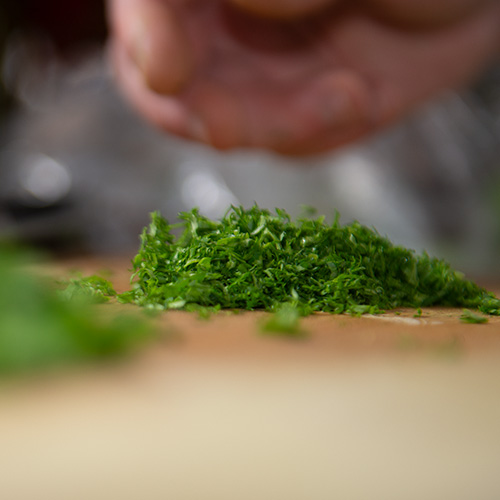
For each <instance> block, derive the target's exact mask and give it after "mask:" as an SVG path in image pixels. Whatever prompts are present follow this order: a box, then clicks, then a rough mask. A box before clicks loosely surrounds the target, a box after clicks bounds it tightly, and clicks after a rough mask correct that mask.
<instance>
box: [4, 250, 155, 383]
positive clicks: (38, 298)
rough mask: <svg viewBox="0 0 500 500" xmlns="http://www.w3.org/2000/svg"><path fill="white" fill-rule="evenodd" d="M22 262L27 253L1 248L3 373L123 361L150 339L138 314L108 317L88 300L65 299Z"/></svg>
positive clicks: (147, 326) (146, 328) (147, 330)
mask: <svg viewBox="0 0 500 500" xmlns="http://www.w3.org/2000/svg"><path fill="white" fill-rule="evenodd" d="M22 264H24V254H23V252H22V251H19V250H17V251H16V252H15V253H14V252H12V251H7V250H1V249H0V310H1V314H0V375H6V374H14V373H33V372H37V371H39V370H42V369H48V368H52V367H55V366H60V365H64V364H72V363H75V362H82V361H90V360H99V359H110V358H114V357H119V356H122V355H124V354H126V353H128V352H130V351H132V350H134V349H135V348H136V347H139V345H140V344H142V343H143V342H144V341H145V339H147V338H149V337H150V334H151V328H150V326H149V325H148V324H147V323H145V322H144V321H143V320H142V319H140V318H138V317H137V316H136V315H133V316H132V315H127V316H125V315H120V316H118V317H117V318H115V319H106V318H105V317H102V316H101V315H99V313H98V311H97V309H96V306H93V305H91V304H90V303H88V302H86V301H85V300H76V301H68V300H65V299H62V298H61V297H60V296H59V295H58V293H57V292H56V291H55V290H53V287H52V284H51V283H49V282H48V281H45V280H43V279H42V278H40V277H36V276H34V275H33V274H30V273H28V272H26V271H23V270H22ZM101 312H102V311H101Z"/></svg>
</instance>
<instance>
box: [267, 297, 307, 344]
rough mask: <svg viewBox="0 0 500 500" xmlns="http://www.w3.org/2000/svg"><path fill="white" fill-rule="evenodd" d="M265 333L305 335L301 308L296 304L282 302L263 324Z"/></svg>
mask: <svg viewBox="0 0 500 500" xmlns="http://www.w3.org/2000/svg"><path fill="white" fill-rule="evenodd" d="M262 331H263V332H264V333H270V334H278V335H286V336H293V337H302V336H304V335H305V332H304V330H303V329H302V328H301V325H300V314H299V310H298V309H297V307H296V306H295V305H294V304H281V305H280V306H279V308H278V309H277V311H276V312H275V313H273V315H272V316H271V318H269V319H268V320H267V321H266V322H265V323H263V325H262Z"/></svg>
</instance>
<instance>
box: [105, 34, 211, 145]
mask: <svg viewBox="0 0 500 500" xmlns="http://www.w3.org/2000/svg"><path fill="white" fill-rule="evenodd" d="M108 53H109V56H110V58H111V61H112V63H113V69H114V71H115V76H116V80H117V81H118V82H119V84H120V88H121V90H122V91H123V93H124V94H125V95H126V96H127V97H128V99H129V101H130V102H131V103H132V104H133V105H134V107H135V108H136V109H137V110H138V111H139V112H140V113H141V114H142V115H143V116H145V117H146V118H147V119H148V120H149V121H150V122H152V123H153V124H155V125H156V126H158V127H160V128H162V129H163V130H165V131H167V132H170V133H173V134H176V135H179V136H181V137H192V138H199V139H203V138H202V137H197V130H198V126H197V124H196V123H195V121H194V120H193V119H192V118H190V116H189V114H188V111H187V110H186V108H185V106H184V105H183V104H182V103H181V102H180V101H179V100H178V99H176V98H175V97H166V96H161V95H159V94H157V93H155V92H153V91H152V90H151V89H149V87H147V85H146V84H145V82H144V79H143V78H142V75H141V74H140V72H139V70H138V68H137V66H136V65H135V64H134V62H133V61H132V60H131V59H130V56H129V54H128V52H127V51H126V49H125V48H124V46H123V45H122V44H119V43H116V42H112V43H111V44H110V45H109V50H108Z"/></svg>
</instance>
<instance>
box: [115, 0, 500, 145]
mask: <svg viewBox="0 0 500 500" xmlns="http://www.w3.org/2000/svg"><path fill="white" fill-rule="evenodd" d="M109 19H110V24H111V27H112V37H111V42H110V53H111V56H112V59H113V62H114V67H115V71H116V75H117V77H118V80H119V82H120V84H121V86H122V88H123V90H124V92H125V94H126V95H127V96H128V97H129V99H130V100H131V101H132V102H133V103H134V105H135V106H136V107H137V109H138V110H139V111H140V112H141V113H142V114H143V115H144V116H145V117H146V118H147V119H149V120H150V121H151V122H153V123H155V124H157V125H158V126H159V127H161V128H163V129H164V130H166V131H168V132H170V133H174V134H177V135H180V136H182V137H186V138H190V139H195V140H198V141H202V142H205V143H207V144H210V145H211V146H213V147H216V148H218V149H230V148H235V147H252V148H266V149H270V150H274V151H277V152H280V153H285V154H295V155H302V154H311V153H319V152H323V151H327V150H330V149H333V148H336V147H339V146H341V145H344V144H346V143H349V142H352V141H354V140H357V139H359V138H361V137H363V136H366V135H367V134H370V133H373V132H374V131H377V130H379V129H380V128H382V127H385V126H387V125H389V124H391V123H393V122H394V121H396V120H398V119H400V118H402V117H403V116H404V115H406V114H407V113H409V112H410V111H412V110H413V109H414V108H415V107H416V106H418V105H419V104H421V103H422V102H423V101H426V100H428V99H429V98H431V97H433V96H434V95H436V94H438V93H439V92H442V91H444V90H446V89H449V88H457V87H460V86H463V85H466V84H467V83H470V82H471V81H472V80H473V79H474V77H477V75H478V74H479V73H480V72H481V71H482V70H483V69H484V68H485V67H486V66H487V65H488V64H490V63H491V61H492V60H493V59H494V58H495V57H497V56H498V53H499V48H500V1H498V0H439V1H437V0H344V1H340V0H337V1H335V0H272V1H270V0H226V1H222V0H109Z"/></svg>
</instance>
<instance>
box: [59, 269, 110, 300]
mask: <svg viewBox="0 0 500 500" xmlns="http://www.w3.org/2000/svg"><path fill="white" fill-rule="evenodd" d="M66 285H67V286H66V288H65V289H64V290H61V291H60V292H59V294H60V296H61V298H63V299H66V300H73V299H75V298H82V297H83V298H85V299H89V300H90V301H91V302H94V303H97V304H99V303H103V302H107V301H108V300H109V299H110V297H115V296H116V292H115V290H114V288H113V285H112V284H111V282H110V281H108V280H107V279H105V278H102V277H100V276H97V275H95V274H94V275H92V276H87V277H79V278H71V279H70V280H69V281H68V282H67V283H66Z"/></svg>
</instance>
